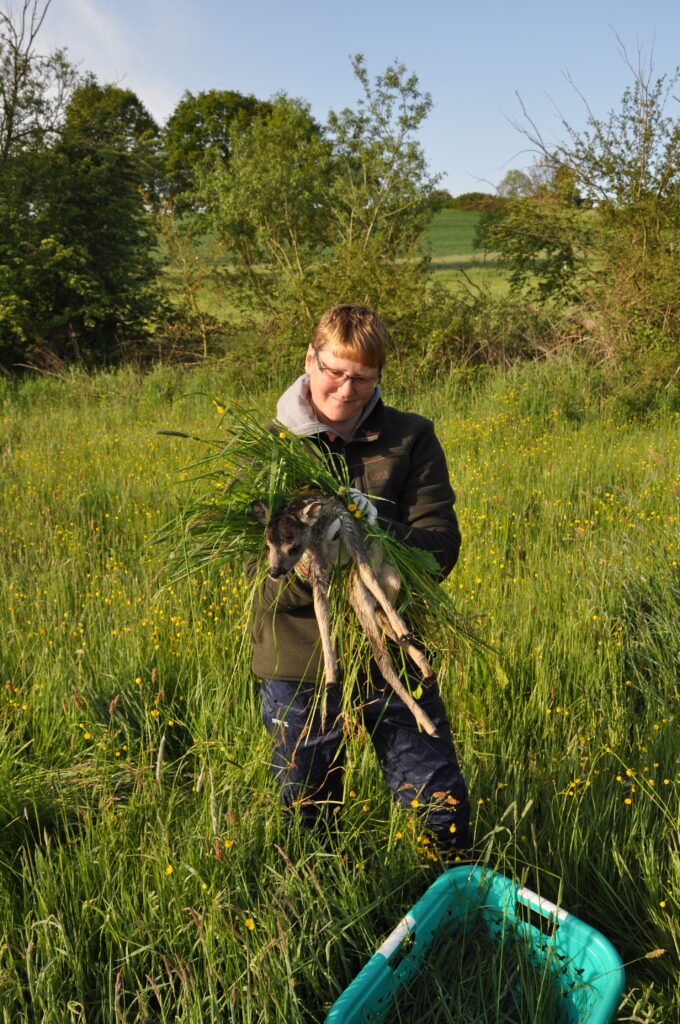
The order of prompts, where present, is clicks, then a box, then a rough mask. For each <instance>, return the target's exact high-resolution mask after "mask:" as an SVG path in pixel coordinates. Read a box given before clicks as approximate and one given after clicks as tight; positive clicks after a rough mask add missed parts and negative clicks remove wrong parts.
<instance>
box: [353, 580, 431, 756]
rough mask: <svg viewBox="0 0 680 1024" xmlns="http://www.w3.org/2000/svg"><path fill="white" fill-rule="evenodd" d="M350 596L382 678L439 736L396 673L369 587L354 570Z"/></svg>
mask: <svg viewBox="0 0 680 1024" xmlns="http://www.w3.org/2000/svg"><path fill="white" fill-rule="evenodd" d="M374 578H375V577H374ZM348 598H349V602H350V604H351V605H352V608H353V609H354V612H355V614H356V617H357V619H358V620H359V623H360V625H361V628H362V629H363V631H364V633H365V634H366V636H367V638H368V642H369V644H370V646H371V652H372V654H373V657H374V659H375V662H376V664H377V666H378V668H379V669H380V673H381V675H382V677H383V679H384V680H385V681H386V682H387V683H389V684H390V686H391V687H392V689H393V690H394V692H395V693H396V694H397V696H398V697H400V698H401V700H402V701H403V702H404V704H405V705H406V707H407V708H408V709H409V711H410V712H411V714H412V715H413V717H414V718H415V720H416V722H417V723H418V725H420V726H421V728H422V729H424V730H425V732H426V733H428V735H430V736H436V735H437V730H436V728H435V726H434V725H433V723H432V721H431V720H430V718H429V716H428V715H426V714H425V712H424V711H423V709H422V708H421V707H420V705H419V704H418V702H417V701H416V700H415V699H414V698H413V697H412V696H411V694H410V693H409V691H408V690H407V688H406V687H405V686H404V684H403V683H402V681H401V680H400V678H399V676H398V675H397V670H396V669H395V667H394V662H393V661H392V657H391V655H390V652H389V651H388V650H387V647H385V645H384V643H383V641H382V638H381V636H380V630H379V629H378V625H377V622H376V620H375V615H374V608H373V607H372V606H371V601H370V599H369V598H368V597H367V594H366V591H365V589H364V587H363V580H360V579H359V578H358V577H357V576H356V575H355V573H354V572H352V573H351V574H350V580H349V582H348Z"/></svg>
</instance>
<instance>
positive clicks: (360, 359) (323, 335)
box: [312, 305, 389, 370]
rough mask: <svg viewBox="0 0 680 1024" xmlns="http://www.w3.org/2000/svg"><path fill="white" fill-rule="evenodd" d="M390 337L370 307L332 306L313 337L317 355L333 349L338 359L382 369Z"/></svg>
mask: <svg viewBox="0 0 680 1024" xmlns="http://www.w3.org/2000/svg"><path fill="white" fill-rule="evenodd" d="M388 344H389V333H388V330H387V328H386V327H385V324H384V323H383V322H382V320H381V319H380V317H379V316H378V314H377V313H374V312H373V310H372V309H368V307H367V306H350V305H347V306H333V308H332V309H328V310H326V312H325V313H324V314H323V316H322V317H321V319H320V320H319V322H318V324H317V325H316V327H315V328H314V334H313V335H312V347H313V348H314V349H315V351H316V352H319V351H321V349H323V348H330V349H331V351H332V353H333V355H334V356H337V357H338V359H354V360H355V361H356V362H357V363H362V364H363V365H364V366H375V367H377V368H378V369H379V370H381V369H382V367H383V365H384V363H385V359H386V358H387V346H388Z"/></svg>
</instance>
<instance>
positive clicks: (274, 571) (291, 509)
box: [250, 496, 324, 580]
mask: <svg viewBox="0 0 680 1024" xmlns="http://www.w3.org/2000/svg"><path fill="white" fill-rule="evenodd" d="M250 507H251V509H252V512H253V515H254V516H255V518H256V519H257V521H258V522H259V523H262V525H263V526H264V527H265V543H266V545H267V551H268V554H269V575H270V576H271V578H272V579H274V580H278V579H281V577H282V576H285V575H286V573H288V572H290V570H291V569H292V568H293V566H295V565H297V563H298V562H299V561H300V559H301V558H302V556H303V554H304V553H305V551H306V550H307V547H308V546H309V542H310V540H311V536H312V528H313V527H314V524H315V523H316V522H317V520H318V519H319V516H320V515H321V513H322V511H323V507H324V503H323V502H321V501H318V500H317V499H315V498H309V497H304V496H298V497H296V498H291V499H290V501H287V502H286V504H285V505H282V506H281V508H279V509H277V510H276V511H275V512H272V513H271V514H270V512H269V509H268V508H267V506H266V505H265V503H264V502H263V501H254V502H253V503H252V505H251V506H250Z"/></svg>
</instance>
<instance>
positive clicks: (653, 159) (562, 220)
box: [485, 51, 680, 389]
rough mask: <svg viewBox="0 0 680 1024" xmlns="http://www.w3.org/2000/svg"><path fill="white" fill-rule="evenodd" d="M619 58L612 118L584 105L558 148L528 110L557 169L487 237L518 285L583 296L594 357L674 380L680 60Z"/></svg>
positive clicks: (654, 378) (530, 126)
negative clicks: (661, 68) (622, 71)
mask: <svg viewBox="0 0 680 1024" xmlns="http://www.w3.org/2000/svg"><path fill="white" fill-rule="evenodd" d="M624 58H625V59H626V61H627V64H628V67H629V70H630V71H631V73H632V83H631V85H630V86H629V87H628V88H627V89H626V90H625V91H624V94H623V96H622V99H621V102H620V105H619V107H618V108H616V109H614V110H612V111H610V112H609V114H608V115H607V117H606V118H604V119H602V118H598V117H597V116H596V115H595V114H594V113H593V112H592V110H591V109H590V107H589V106H588V105H587V104H586V115H587V116H586V125H585V128H584V129H582V130H580V129H576V128H574V127H572V126H571V125H570V124H569V123H567V122H566V121H564V122H563V129H564V140H563V141H562V142H561V143H560V144H559V145H558V146H557V147H555V146H554V144H551V145H550V146H548V144H547V143H546V142H545V141H544V139H543V137H542V135H541V133H540V131H539V129H538V128H537V127H536V125H535V124H534V123H533V122H532V121H531V120H530V119H529V118H528V117H525V124H524V125H523V126H522V130H523V131H524V132H525V134H526V135H527V136H528V138H529V139H530V141H531V142H532V144H533V145H534V146H535V148H536V150H537V151H538V153H539V158H540V162H541V164H542V165H543V166H545V167H546V168H548V170H549V172H550V179H549V182H548V185H547V186H546V185H544V186H543V187H542V188H540V189H538V190H537V191H535V193H534V195H533V196H531V197H524V198H515V199H513V200H511V201H510V205H509V207H508V215H507V216H506V217H504V218H501V219H496V220H492V221H491V222H490V223H487V225H486V228H485V231H486V233H485V242H486V244H487V246H488V247H489V248H492V249H494V250H495V251H496V252H497V253H499V255H500V257H501V259H502V260H504V261H505V263H506V264H507V266H508V267H509V269H510V271H511V273H512V276H513V280H514V282H515V284H516V285H518V286H521V287H523V288H524V289H525V290H526V291H528V292H529V293H533V294H534V295H536V296H537V297H538V298H539V299H541V300H543V301H553V300H555V299H558V300H563V299H564V298H565V297H566V298H567V299H568V300H569V301H570V302H571V303H572V304H573V305H574V306H576V307H578V309H579V310H580V316H581V317H582V318H583V319H585V318H586V317H587V319H588V322H589V323H590V324H591V325H593V326H592V327H591V334H590V344H591V345H594V346H595V348H596V351H597V353H598V357H599V358H602V357H604V358H605V359H608V360H610V361H611V362H612V365H613V367H614V368H617V369H618V370H620V369H622V368H625V367H626V366H627V367H628V368H629V371H630V378H631V380H635V381H637V382H639V381H641V380H643V379H644V380H647V381H648V383H649V386H650V387H651V388H656V389H658V385H659V382H660V381H662V382H663V383H664V385H666V386H667V387H676V388H677V384H678V376H679V374H678V361H677V345H678V335H679V333H680V293H679V292H678V287H677V280H678V260H677V253H678V251H679V246H680V118H678V113H677V107H675V106H671V101H672V102H673V103H674V102H675V90H676V87H677V83H678V81H679V80H680V71H676V72H675V73H674V74H672V75H670V76H667V75H662V76H660V77H656V76H655V75H654V73H653V68H652V67H651V65H648V66H643V65H642V63H641V62H639V63H638V64H637V65H633V64H631V62H630V61H628V58H627V57H626V56H625V51H624Z"/></svg>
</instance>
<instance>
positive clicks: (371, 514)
mask: <svg viewBox="0 0 680 1024" xmlns="http://www.w3.org/2000/svg"><path fill="white" fill-rule="evenodd" d="M349 496H350V501H349V504H348V505H347V510H348V512H352V513H353V514H354V515H355V516H356V518H357V519H365V520H366V522H367V523H370V524H371V525H373V523H375V522H376V520H377V518H378V510H377V508H376V507H375V505H374V504H373V502H372V501H370V500H369V499H368V498H367V497H366V495H365V494H362V493H361V491H358V490H357V489H356V487H350V489H349Z"/></svg>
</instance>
